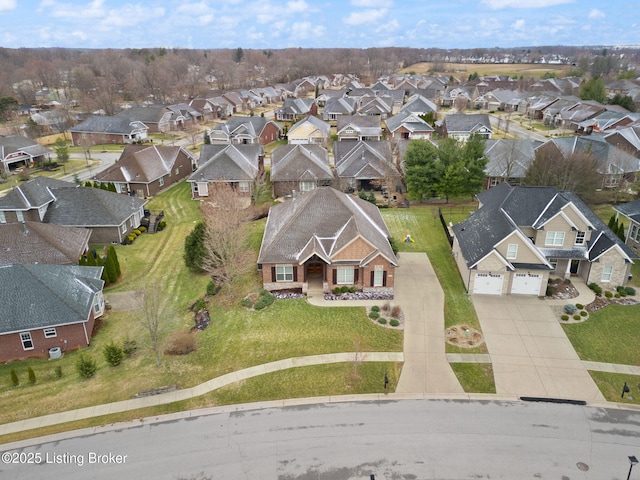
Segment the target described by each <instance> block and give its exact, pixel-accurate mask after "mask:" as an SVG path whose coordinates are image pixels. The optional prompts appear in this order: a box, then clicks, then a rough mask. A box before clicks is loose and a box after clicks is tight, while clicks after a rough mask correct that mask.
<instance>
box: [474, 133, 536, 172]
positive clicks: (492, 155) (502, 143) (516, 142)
mask: <svg viewBox="0 0 640 480" xmlns="http://www.w3.org/2000/svg"><path fill="white" fill-rule="evenodd" d="M540 145H542V142H540V141H537V140H524V139H515V138H514V139H511V138H509V139H506V138H505V139H500V140H487V142H486V144H485V149H484V154H485V156H486V157H487V160H488V161H487V166H486V167H485V173H486V174H487V176H489V177H503V178H506V177H509V178H523V177H524V176H525V174H526V173H527V170H528V168H529V166H530V165H531V163H532V162H533V160H534V159H535V149H536V148H537V147H539V146H540Z"/></svg>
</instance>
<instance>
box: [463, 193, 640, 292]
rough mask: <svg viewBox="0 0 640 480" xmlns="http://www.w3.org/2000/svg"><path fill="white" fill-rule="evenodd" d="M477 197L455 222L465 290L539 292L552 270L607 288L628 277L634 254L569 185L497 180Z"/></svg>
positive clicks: (624, 282)
mask: <svg viewBox="0 0 640 480" xmlns="http://www.w3.org/2000/svg"><path fill="white" fill-rule="evenodd" d="M478 200H479V201H480V208H479V209H478V210H477V211H475V212H474V213H472V214H471V216H470V217H469V218H467V219H466V220H465V221H463V222H460V223H458V224H456V225H454V226H453V227H452V230H453V234H454V241H453V248H452V253H453V256H454V258H455V261H456V263H457V265H458V269H459V271H460V274H461V276H462V281H463V282H464V284H465V287H466V288H467V290H468V292H469V293H472V294H484V295H510V294H520V295H536V296H544V295H545V291H546V286H547V279H548V278H549V276H550V275H554V276H557V277H560V278H571V277H573V278H576V279H577V278H579V279H581V280H582V281H584V282H585V283H587V284H589V283H592V282H593V283H597V284H599V285H601V286H602V287H603V288H605V289H606V288H612V289H613V288H615V287H616V286H618V285H624V284H626V282H627V279H628V276H629V272H630V269H631V264H632V263H633V259H635V258H636V256H635V255H634V253H633V252H632V251H631V250H630V249H629V247H627V246H626V245H625V244H624V242H622V241H621V240H620V239H619V238H618V236H617V235H616V234H615V233H613V232H612V231H611V230H610V229H609V228H608V227H607V226H606V225H605V224H604V223H603V222H602V221H601V220H600V219H599V218H598V216H597V215H596V214H595V213H593V211H591V209H590V208H589V207H588V206H587V205H586V204H585V203H584V202H583V201H582V200H580V198H578V196H576V195H575V194H573V193H572V192H566V191H562V192H561V191H558V190H556V189H555V188H553V187H522V186H520V187H512V186H511V185H509V184H507V183H502V184H500V185H498V186H497V187H494V188H492V189H490V190H486V191H484V192H482V193H480V194H479V195H478ZM576 281H577V280H576Z"/></svg>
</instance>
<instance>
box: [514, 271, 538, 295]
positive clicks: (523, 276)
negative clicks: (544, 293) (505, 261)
mask: <svg viewBox="0 0 640 480" xmlns="http://www.w3.org/2000/svg"><path fill="white" fill-rule="evenodd" d="M541 284H542V275H541V274H539V273H536V274H533V273H516V274H514V276H513V283H512V284H511V293H517V294H521V295H540V285H541Z"/></svg>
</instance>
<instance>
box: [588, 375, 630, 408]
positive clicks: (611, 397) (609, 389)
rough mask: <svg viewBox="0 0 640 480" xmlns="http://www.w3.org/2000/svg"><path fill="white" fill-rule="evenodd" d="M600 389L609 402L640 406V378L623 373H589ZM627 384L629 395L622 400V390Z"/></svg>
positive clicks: (626, 394)
mask: <svg viewBox="0 0 640 480" xmlns="http://www.w3.org/2000/svg"><path fill="white" fill-rule="evenodd" d="M589 373H590V374H591V378H593V381H594V382H596V385H598V388H599V389H600V391H601V392H602V395H604V398H606V399H607V400H608V401H609V402H618V403H623V404H632V405H640V376H637V375H626V374H622V373H608V372H593V371H592V372H589ZM625 382H627V385H628V387H629V390H630V391H629V393H625V395H624V398H622V389H623V387H624V383H625Z"/></svg>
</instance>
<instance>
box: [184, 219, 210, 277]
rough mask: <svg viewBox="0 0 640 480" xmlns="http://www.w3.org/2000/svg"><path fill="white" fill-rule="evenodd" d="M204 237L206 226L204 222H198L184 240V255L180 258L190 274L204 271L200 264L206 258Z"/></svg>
mask: <svg viewBox="0 0 640 480" xmlns="http://www.w3.org/2000/svg"><path fill="white" fill-rule="evenodd" d="M205 237H206V226H205V224H204V222H198V223H196V226H195V227H194V228H193V230H192V231H191V233H189V235H187V238H185V240H184V254H183V256H182V258H183V259H184V263H185V265H186V266H187V268H188V269H189V270H191V271H192V272H202V271H204V269H203V268H202V263H203V261H204V258H205V256H206V250H205V247H204V241H205Z"/></svg>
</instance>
